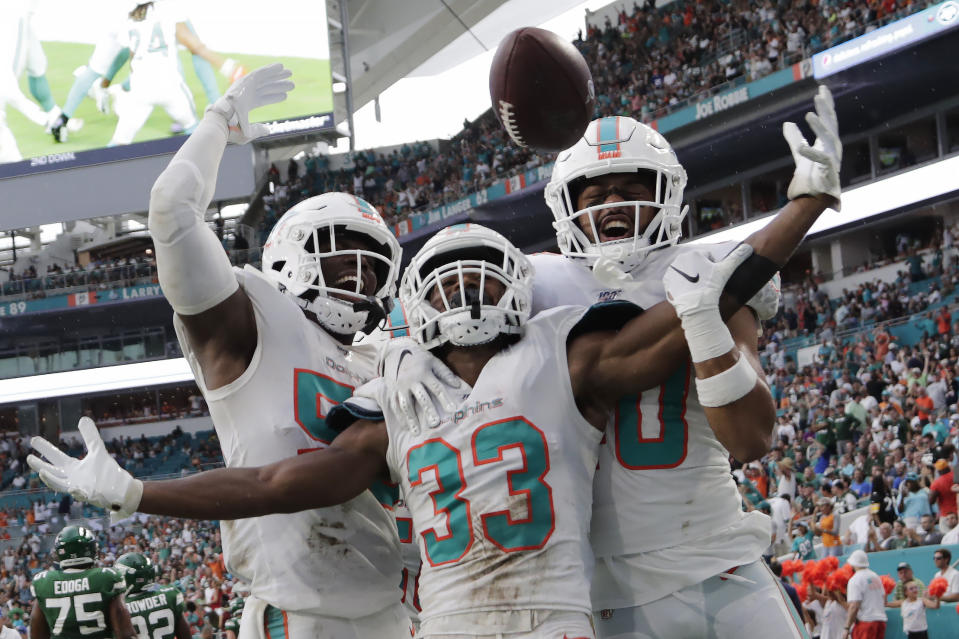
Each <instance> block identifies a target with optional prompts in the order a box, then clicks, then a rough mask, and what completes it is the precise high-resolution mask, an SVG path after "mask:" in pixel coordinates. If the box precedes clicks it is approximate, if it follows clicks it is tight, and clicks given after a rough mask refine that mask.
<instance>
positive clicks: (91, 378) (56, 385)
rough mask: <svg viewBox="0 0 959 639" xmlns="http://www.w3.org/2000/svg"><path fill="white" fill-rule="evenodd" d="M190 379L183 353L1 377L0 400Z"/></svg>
mask: <svg viewBox="0 0 959 639" xmlns="http://www.w3.org/2000/svg"><path fill="white" fill-rule="evenodd" d="M192 381H193V371H191V370H190V365H189V364H187V361H186V360H185V359H184V358H182V357H179V358H177V359H163V360H159V361H153V362H137V363H135V364H118V365H117V366H104V367H101V368H93V369H90V368H88V369H84V370H77V371H64V372H61V373H47V374H46V375H31V376H29V377H17V378H14V379H5V380H0V404H10V403H14V402H26V401H30V400H34V399H53V398H55V397H66V396H69V395H87V394H91V393H102V392H105V391H112V390H127V389H132V388H140V387H143V386H159V385H161V384H176V383H180V382H192Z"/></svg>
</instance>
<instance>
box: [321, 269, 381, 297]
mask: <svg viewBox="0 0 959 639" xmlns="http://www.w3.org/2000/svg"><path fill="white" fill-rule="evenodd" d="M330 286H332V287H333V288H338V289H342V290H344V291H349V292H350V293H359V294H360V295H366V296H370V295H372V294H373V293H374V287H375V283H374V282H373V279H372V278H371V277H370V276H369V275H367V274H366V273H362V272H361V273H360V276H359V277H357V276H356V271H354V270H350V271H347V272H345V273H341V274H340V275H339V276H338V277H337V278H336V279H335V280H333V282H332V283H331V284H330Z"/></svg>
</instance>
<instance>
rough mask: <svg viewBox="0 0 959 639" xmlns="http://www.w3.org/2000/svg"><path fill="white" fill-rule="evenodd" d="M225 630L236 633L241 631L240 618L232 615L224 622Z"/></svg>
mask: <svg viewBox="0 0 959 639" xmlns="http://www.w3.org/2000/svg"><path fill="white" fill-rule="evenodd" d="M223 630H232V631H233V633H234V634H239V633H240V618H239V617H230V618H229V619H227V620H226V621H224V622H223Z"/></svg>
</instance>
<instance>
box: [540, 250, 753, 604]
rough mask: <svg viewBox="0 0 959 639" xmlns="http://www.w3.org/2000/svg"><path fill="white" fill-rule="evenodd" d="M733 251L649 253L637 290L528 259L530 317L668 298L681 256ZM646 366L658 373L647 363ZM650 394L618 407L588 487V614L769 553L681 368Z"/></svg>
mask: <svg viewBox="0 0 959 639" xmlns="http://www.w3.org/2000/svg"><path fill="white" fill-rule="evenodd" d="M733 246H734V244H732V243H726V244H714V245H706V246H703V247H687V246H673V247H667V248H664V249H660V250H658V251H654V252H652V253H650V254H649V256H648V257H647V258H646V260H645V262H644V263H643V265H642V269H641V270H638V271H635V272H634V273H633V277H635V278H636V280H637V281H638V282H642V286H640V287H638V288H635V289H634V288H631V289H628V290H621V289H616V288H610V287H605V286H604V285H603V284H602V283H600V282H599V281H598V280H597V279H596V278H595V277H594V276H593V273H592V271H590V269H589V268H587V267H585V266H584V265H582V264H581V263H578V262H575V261H573V260H571V259H569V258H566V257H563V256H561V255H552V254H540V255H533V256H531V261H532V262H533V266H534V268H535V269H536V275H535V277H534V280H533V313H534V314H535V313H538V312H542V311H544V310H545V309H548V308H551V307H553V306H556V305H559V304H595V303H597V302H605V301H611V300H627V301H630V302H633V303H634V304H638V305H639V306H640V307H641V308H650V307H651V306H653V305H655V304H657V303H659V302H661V301H663V300H665V299H666V294H665V291H664V289H663V284H662V279H663V273H664V272H665V270H666V267H667V266H668V265H669V264H670V263H671V262H672V261H673V260H674V259H675V258H676V256H677V254H678V252H679V251H683V250H707V251H709V252H710V253H711V254H712V255H713V256H714V257H715V258H717V259H718V258H720V257H722V256H724V255H725V254H726V253H728V252H729V250H730V249H731V248H732V247H733ZM649 365H650V366H662V365H664V364H663V363H660V362H650V363H649ZM668 365H669V366H671V367H676V370H675V372H674V373H673V374H672V375H671V376H670V377H669V378H668V379H667V380H666V382H665V383H664V384H662V385H661V386H660V387H658V388H654V389H651V390H648V391H646V392H644V393H641V394H640V395H639V396H632V397H624V398H621V399H620V401H619V402H618V405H617V408H616V410H615V411H614V413H613V415H612V418H611V421H610V423H609V425H608V427H607V429H606V436H605V438H604V440H603V445H602V448H601V451H600V459H599V468H598V469H597V470H596V479H595V481H594V484H593V487H594V492H593V522H592V539H591V540H592V545H593V551H594V553H595V555H596V560H597V570H596V577H595V579H594V582H593V609H594V610H602V609H606V608H622V607H629V606H636V605H642V604H644V603H648V602H650V601H654V600H656V599H659V598H661V597H663V596H665V595H668V594H669V593H671V592H675V591H676V590H679V589H681V588H684V587H686V586H689V585H692V584H695V583H699V582H700V581H702V580H704V579H707V578H708V577H711V576H713V575H716V574H718V573H720V572H722V571H724V570H728V569H730V568H732V567H734V566H738V565H740V564H743V563H747V562H749V561H755V560H756V559H758V558H759V557H760V555H761V554H762V551H763V549H764V548H765V547H766V546H768V545H769V537H770V528H769V521H768V518H767V517H765V516H764V515H761V514H759V513H756V514H755V515H754V514H746V513H743V512H742V506H741V500H740V496H739V491H738V489H737V487H736V483H735V481H734V480H733V477H732V475H731V473H730V466H729V452H728V451H727V450H726V448H725V447H724V446H723V445H722V444H721V443H720V442H719V441H718V440H717V439H716V436H715V434H714V433H713V430H712V428H710V426H709V422H708V421H707V420H706V414H705V412H704V411H703V408H702V406H701V405H700V403H699V401H698V399H697V396H696V390H695V383H694V372H693V369H692V364H691V363H690V362H689V361H686V362H683V363H681V364H680V365H678V366H677V363H676V362H671V363H668Z"/></svg>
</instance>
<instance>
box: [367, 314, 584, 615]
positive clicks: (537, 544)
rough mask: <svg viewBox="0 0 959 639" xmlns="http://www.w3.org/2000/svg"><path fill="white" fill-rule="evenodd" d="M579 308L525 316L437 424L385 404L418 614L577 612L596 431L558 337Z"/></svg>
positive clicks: (581, 599)
mask: <svg viewBox="0 0 959 639" xmlns="http://www.w3.org/2000/svg"><path fill="white" fill-rule="evenodd" d="M584 311H585V309H583V308H563V309H556V310H555V311H551V312H549V313H543V314H542V315H540V316H539V317H537V318H536V319H535V320H532V321H530V322H529V324H528V325H527V326H526V331H525V334H524V336H523V338H522V339H521V340H520V341H519V342H517V343H516V344H514V345H513V346H511V347H509V348H507V349H506V350H504V351H503V352H501V353H499V354H497V355H496V356H494V357H493V358H492V359H491V360H490V361H489V362H488V363H487V364H486V366H485V367H484V368H483V371H482V373H481V374H480V377H479V379H478V380H477V382H476V384H475V385H474V387H473V389H472V391H471V392H470V394H469V395H468V396H467V397H465V399H463V400H462V401H461V402H460V404H459V406H458V407H457V409H456V411H455V412H454V413H452V414H450V413H441V416H442V420H443V421H442V423H441V424H440V426H439V427H437V428H433V429H430V428H426V429H423V430H422V431H421V432H420V433H419V434H415V435H414V434H413V433H412V432H411V431H410V430H409V429H408V428H407V427H406V426H405V425H404V423H403V422H402V421H401V420H398V419H397V418H396V416H395V415H393V414H390V412H389V409H388V408H387V412H386V415H385V418H386V424H387V430H388V432H389V439H390V444H389V449H388V451H387V460H388V462H389V466H390V470H391V472H392V474H393V476H394V479H395V480H396V481H397V482H399V483H400V487H401V494H402V495H403V496H404V498H405V502H406V505H407V507H408V508H409V509H410V512H411V513H412V516H413V527H414V531H415V534H416V539H417V541H418V543H419V544H420V554H421V556H422V558H423V567H422V570H421V573H420V580H419V594H420V601H421V602H422V605H423V611H422V613H421V614H420V617H421V619H422V620H423V621H424V622H425V621H426V620H429V619H435V618H438V617H443V616H446V615H470V614H473V613H486V612H490V611H505V610H523V609H546V610H565V611H575V612H583V613H587V614H588V613H589V611H590V602H589V581H590V576H591V575H592V570H593V557H592V552H591V551H590V547H589V542H588V533H589V512H590V507H591V502H592V488H591V486H592V479H593V473H594V471H595V469H596V460H597V454H598V448H599V441H600V439H601V437H602V433H600V432H599V431H598V430H596V429H595V428H593V427H592V426H591V425H590V424H589V423H588V422H587V421H586V420H585V419H584V418H583V417H582V416H581V415H580V412H579V410H578V408H577V407H576V403H575V401H574V399H573V395H572V388H571V386H570V380H569V367H568V365H567V362H566V344H565V339H564V336H565V335H566V334H568V332H569V330H570V329H571V328H572V327H573V326H574V325H575V324H576V322H577V321H578V320H579V318H580V317H582V314H583V313H584ZM375 383H376V384H378V385H379V403H380V405H381V406H384V405H386V402H385V401H384V388H383V385H382V384H381V383H380V382H375Z"/></svg>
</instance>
